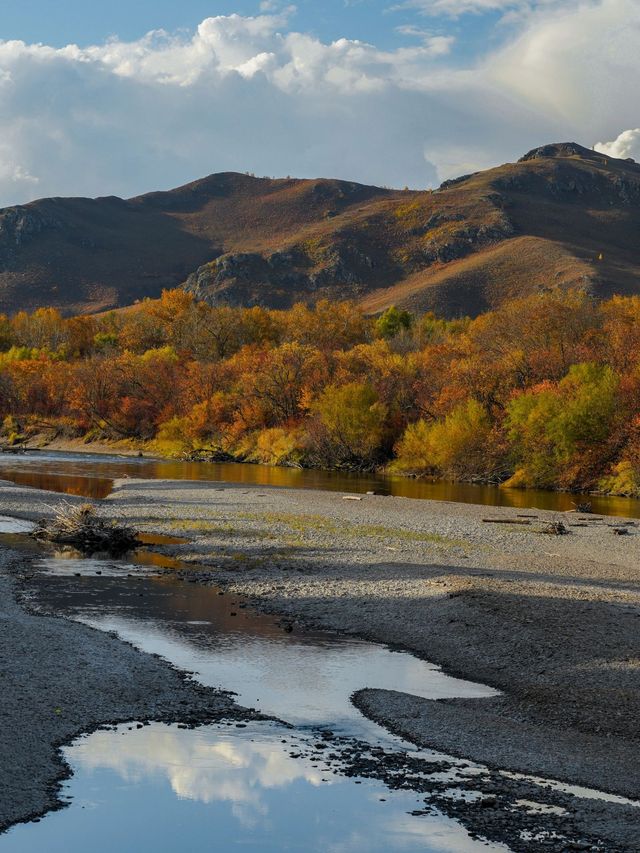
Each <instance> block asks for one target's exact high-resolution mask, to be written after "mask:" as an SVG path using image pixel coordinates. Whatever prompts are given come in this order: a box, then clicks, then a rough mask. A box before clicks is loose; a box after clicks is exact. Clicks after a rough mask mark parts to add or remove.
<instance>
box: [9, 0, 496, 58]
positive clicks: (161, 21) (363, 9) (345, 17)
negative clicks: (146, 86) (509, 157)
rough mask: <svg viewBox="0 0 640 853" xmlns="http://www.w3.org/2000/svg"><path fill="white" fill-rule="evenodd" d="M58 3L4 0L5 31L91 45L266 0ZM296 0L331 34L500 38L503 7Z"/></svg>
mask: <svg viewBox="0 0 640 853" xmlns="http://www.w3.org/2000/svg"><path fill="white" fill-rule="evenodd" d="M52 5H54V4H53V0H3V2H2V4H1V12H0V38H3V39H21V40H24V41H28V42H43V43H46V44H51V45H55V46H57V47H62V46H63V45H66V44H69V43H70V42H75V43H77V44H79V45H81V46H86V45H88V44H95V43H97V42H101V41H103V40H105V39H106V38H108V37H110V36H114V35H115V36H118V37H119V38H121V39H125V40H133V39H138V38H140V37H141V36H142V35H144V33H146V32H148V31H149V30H151V29H160V28H164V29H168V30H178V29H181V28H184V29H194V28H195V27H196V26H197V25H198V24H199V23H200V22H201V21H202V20H203V19H204V18H208V17H212V16H215V15H229V14H232V13H234V12H236V13H238V14H241V15H255V14H259V12H260V3H258V2H254V0H225V2H220V0H184V1H183V2H175V0H134V2H128V1H127V0H110V2H106V3H90V2H87V0H55V11H54V12H53V13H52V8H51V7H52ZM274 5H275V4H274ZM295 5H296V7H297V13H296V16H295V24H296V27H299V28H300V29H301V30H303V31H305V32H312V33H314V34H315V35H317V36H318V37H319V38H321V39H322V40H324V41H332V40H334V39H337V38H342V37H346V38H351V39H361V40H363V41H368V42H371V43H374V44H376V45H378V46H380V47H394V46H398V45H400V44H407V43H410V42H411V41H412V37H411V36H407V35H403V34H402V33H400V32H399V31H398V28H400V27H403V26H412V25H413V26H416V27H418V28H420V29H428V30H430V31H433V32H434V33H455V35H456V37H457V39H458V42H459V44H460V50H461V53H462V52H464V53H465V54H467V55H472V54H474V53H476V52H477V51H482V50H483V49H486V46H487V41H489V42H491V41H494V40H495V39H496V38H499V37H500V35H499V34H496V33H495V31H494V27H495V24H496V22H497V21H498V20H499V19H500V17H501V13H500V12H499V11H489V12H487V13H484V14H477V13H476V14H472V15H462V16H461V17H459V18H457V19H455V18H453V19H452V17H451V16H450V15H444V14H440V15H437V14H436V15H434V16H433V17H431V16H429V17H428V18H425V16H424V15H423V14H421V13H420V11H419V9H416V8H415V7H414V8H410V7H409V8H404V9H402V8H398V9H396V8H394V7H395V6H400V5H401V3H396V4H394V3H393V0H350V2H349V0H297V2H296V4H295Z"/></svg>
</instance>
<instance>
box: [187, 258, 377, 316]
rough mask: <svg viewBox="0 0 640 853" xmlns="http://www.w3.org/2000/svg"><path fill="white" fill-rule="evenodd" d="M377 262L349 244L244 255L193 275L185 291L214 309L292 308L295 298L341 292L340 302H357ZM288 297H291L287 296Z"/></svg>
mask: <svg viewBox="0 0 640 853" xmlns="http://www.w3.org/2000/svg"><path fill="white" fill-rule="evenodd" d="M374 265H375V264H374V261H373V259H372V258H371V257H370V256H369V255H367V254H366V253H365V252H363V251H361V250H360V249H358V248H357V247H356V246H354V245H349V244H348V243H344V244H340V245H337V246H331V245H330V246H326V247H314V250H313V251H310V250H309V248H308V247H305V246H304V245H302V246H294V247H291V248H288V249H284V250H281V251H277V252H273V253H271V254H269V255H263V254H259V253H255V252H240V253H236V254H227V255H221V256H220V257H219V258H217V259H216V260H214V261H212V262H211V263H208V264H205V265H204V266H202V267H200V268H199V269H198V270H196V271H195V272H194V273H192V274H191V275H190V276H189V278H188V279H187V281H186V283H185V289H186V290H187V291H188V292H190V293H193V294H194V295H195V296H196V297H197V298H198V299H202V300H204V301H205V302H208V303H209V304H211V305H215V304H220V303H225V304H232V305H242V304H245V305H246V304H249V305H252V304H266V303H268V304H274V298H273V296H274V293H278V292H281V294H282V296H281V299H280V300H278V299H277V298H276V304H277V303H278V302H281V303H282V305H286V304H289V303H290V294H291V293H292V292H294V293H298V294H300V296H301V297H302V298H304V296H305V295H306V296H308V297H316V296H318V295H324V293H325V292H326V295H329V293H330V292H331V291H332V290H339V294H340V296H341V297H342V298H348V297H349V296H355V295H356V294H357V293H358V292H359V290H360V288H361V287H362V286H363V285H364V284H365V283H366V281H367V279H368V277H369V276H370V274H371V271H372V270H373V268H374ZM287 294H289V295H287Z"/></svg>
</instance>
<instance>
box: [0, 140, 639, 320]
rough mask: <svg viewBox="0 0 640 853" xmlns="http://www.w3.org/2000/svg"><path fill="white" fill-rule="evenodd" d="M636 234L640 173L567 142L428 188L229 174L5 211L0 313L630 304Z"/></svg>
mask: <svg viewBox="0 0 640 853" xmlns="http://www.w3.org/2000/svg"><path fill="white" fill-rule="evenodd" d="M639 234H640V166H639V165H637V164H636V163H634V162H633V161H630V160H616V159H612V158H609V157H606V156H605V155H602V154H599V153H597V152H594V151H590V150H589V149H587V148H583V147H582V146H580V145H577V144H576V143H560V144H554V145H545V146H542V147H540V148H536V149H534V150H533V151H530V152H529V153H528V154H526V155H525V156H524V157H523V158H521V159H520V160H519V161H518V162H517V163H509V164H505V165H503V166H499V167H497V168H495V169H489V170H487V171H483V172H477V173H475V174H473V175H466V176H463V177H461V178H457V179H455V180H452V181H446V182H445V183H444V184H443V185H442V186H441V187H440V188H439V189H437V190H434V191H425V192H413V191H408V190H407V191H400V190H388V189H382V188H377V187H368V186H363V185H361V184H356V183H350V182H346V181H337V180H294V179H289V178H287V179H283V180H271V179H267V178H255V177H252V176H249V175H240V174H235V173H223V174H218V175H211V176H210V177H208V178H204V179H203V180H200V181H196V182H194V183H192V184H188V185H186V186H184V187H179V188H178V189H175V190H170V191H168V192H156V193H150V194H148V195H143V196H139V197H137V198H133V199H129V200H123V199H119V198H115V197H107V198H98V199H84V198H52V199H43V200H40V201H34V202H31V203H30V204H26V205H20V206H17V207H9V208H5V209H4V210H0V310H2V311H5V312H15V311H17V310H21V309H33V308H35V307H38V306H42V305H54V306H56V307H58V308H59V309H60V310H62V311H63V312H65V313H67V314H68V313H82V312H97V311H103V310H106V309H108V308H115V307H119V306H125V305H129V304H132V303H133V302H135V301H136V300H139V299H141V298H144V297H147V296H149V297H154V296H157V295H159V293H160V291H161V290H162V288H164V287H174V286H178V285H184V286H185V287H187V289H189V290H190V291H192V292H194V293H196V294H197V295H198V296H199V297H201V298H205V299H207V300H209V301H211V302H213V303H216V302H228V303H232V304H249V305H250V304H263V305H267V306H273V307H286V306H289V305H291V304H292V303H293V302H295V301H298V300H304V301H309V300H315V299H317V298H320V297H323V296H327V297H329V298H353V299H357V300H359V301H360V302H361V304H362V305H363V306H364V308H365V309H366V310H368V311H371V312H375V311H380V310H383V309H384V308H385V307H387V306H388V305H390V304H396V305H399V306H404V307H409V308H411V309H414V310H428V309H435V310H437V311H439V312H440V313H443V314H446V315H449V316H455V315H458V314H466V313H469V314H476V313H479V312H481V311H483V310H486V309H487V308H489V307H491V306H494V305H496V304H498V303H500V302H501V301H503V300H504V299H507V298H509V297H512V296H515V295H520V294H524V293H527V292H532V291H535V290H539V289H541V288H547V287H553V286H558V285H559V286H579V287H583V288H585V289H587V290H589V291H590V292H592V293H594V294H595V295H597V296H603V297H604V296H609V295H611V294H612V293H614V292H617V293H640V244H639V242H638V235H639Z"/></svg>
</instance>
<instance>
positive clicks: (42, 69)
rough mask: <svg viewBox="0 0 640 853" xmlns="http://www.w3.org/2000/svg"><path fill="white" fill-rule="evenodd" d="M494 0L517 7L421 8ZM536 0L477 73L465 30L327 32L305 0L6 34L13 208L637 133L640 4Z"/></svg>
mask: <svg viewBox="0 0 640 853" xmlns="http://www.w3.org/2000/svg"><path fill="white" fill-rule="evenodd" d="M490 4H493V5H494V6H495V7H496V8H497V7H498V6H500V8H502V9H506V8H507V7H508V6H512V7H514V4H510V3H507V2H506V0H460V2H458V0H425V2H422V8H423V10H425V11H426V10H428V9H436V7H437V6H438V5H440V7H441V8H440V11H448V12H450V13H451V14H453V13H459V12H460V11H464V8H465V7H466V8H467V11H471V10H472V9H471V7H472V6H473V7H474V11H478V10H480V9H481V8H482V7H483V5H484V7H485V8H488V5H490ZM525 5H526V14H524V15H521V16H520V17H519V19H518V20H519V23H518V25H517V27H516V30H515V33H512V34H511V35H510V36H508V37H507V36H505V38H508V41H507V42H506V44H503V45H502V46H499V47H496V48H494V49H492V50H491V51H490V52H488V54H487V55H486V56H485V57H484V58H483V59H482V61H480V62H478V63H477V64H476V65H475V66H474V67H471V68H462V67H459V66H456V62H455V58H454V57H455V54H451V53H450V50H451V46H452V39H451V37H450V36H448V35H438V34H432V33H430V32H429V31H428V30H422V29H419V28H418V29H412V30H411V31H409V30H406V31H405V32H406V34H407V35H412V36H414V37H417V39H418V41H417V42H416V43H413V44H411V45H409V46H405V47H401V48H398V49H395V50H381V49H379V48H377V47H376V46H374V45H371V44H367V43H365V42H362V41H357V40H349V39H337V40H336V41H334V42H331V43H325V42H322V41H321V40H319V39H318V38H316V37H315V36H312V35H310V34H308V33H302V32H296V31H295V30H294V29H293V28H292V25H291V22H292V14H293V9H292V7H287V8H284V9H282V10H281V11H277V10H276V11H269V10H267V11H264V12H263V13H262V14H259V15H256V16H254V17H243V16H241V15H237V14H236V15H227V16H217V17H212V18H208V19H206V20H205V21H203V22H202V23H201V25H200V26H199V27H198V28H197V30H196V31H195V32H193V33H192V34H189V35H186V36H185V35H180V34H178V35H176V34H171V33H166V32H164V31H155V32H152V33H149V34H148V35H147V36H145V37H144V38H142V39H140V40H138V41H134V42H125V41H121V40H118V39H112V40H110V41H109V42H107V43H105V44H102V45H94V46H89V47H86V48H80V47H78V46H76V45H69V46H67V47H64V48H62V49H55V48H53V47H49V46H47V45H28V44H25V43H23V42H17V41H11V42H0V120H1V121H2V128H3V136H2V144H1V147H0V204H9V203H15V202H18V201H23V200H26V199H29V198H32V197H33V196H34V194H36V193H37V194H38V195H60V194H67V195H70V194H86V195H98V194H110V193H117V194H120V195H124V196H128V195H133V194H135V193H138V192H142V191H144V190H150V189H156V188H160V187H170V186H175V185H177V184H180V183H184V182H186V181H187V180H192V179H194V178H197V177H200V176H203V175H205V174H208V173H210V172H213V171H223V170H237V171H252V172H255V173H257V174H267V175H286V174H294V175H299V176H309V177H313V176H319V175H322V176H327V177H329V176H332V177H340V178H347V179H353V180H360V181H363V182H368V183H378V184H388V185H395V186H403V185H404V184H409V185H411V186H418V187H420V186H428V185H430V184H432V183H436V182H438V181H439V180H440V179H441V178H442V177H451V176H452V174H454V173H455V171H456V170H462V171H472V170H474V169H477V168H483V167H485V166H487V165H491V164H493V163H499V162H503V161H505V160H508V159H513V158H514V157H517V156H519V155H520V154H522V153H523V152H524V151H525V150H527V149H529V148H531V147H533V146H535V145H538V144H541V143H544V142H549V141H558V140H566V139H576V140H577V141H579V142H582V143H583V144H587V145H589V144H591V143H592V142H593V140H595V139H605V140H606V139H614V138H615V137H616V135H617V134H618V133H619V130H620V128H621V127H629V128H632V127H635V126H636V124H637V118H638V117H637V108H636V104H637V97H636V85H635V81H637V79H638V75H639V72H640V57H639V55H638V51H637V44H638V43H640V4H639V3H638V2H637V0H566V2H562V0H559V2H555V3H553V4H549V3H547V2H546V0H544V2H541V0H538V2H537V3H535V4H534V6H529V5H528V4H525ZM525 5H523V4H515V6H517V7H518V8H519V9H520V10H523V9H525ZM278 8H281V7H278ZM36 176H37V177H36ZM36 181H37V183H36Z"/></svg>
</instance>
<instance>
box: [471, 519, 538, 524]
mask: <svg viewBox="0 0 640 853" xmlns="http://www.w3.org/2000/svg"><path fill="white" fill-rule="evenodd" d="M482 520H483V521H484V523H485V524H531V522H530V521H529V520H528V519H526V518H483V519H482Z"/></svg>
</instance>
